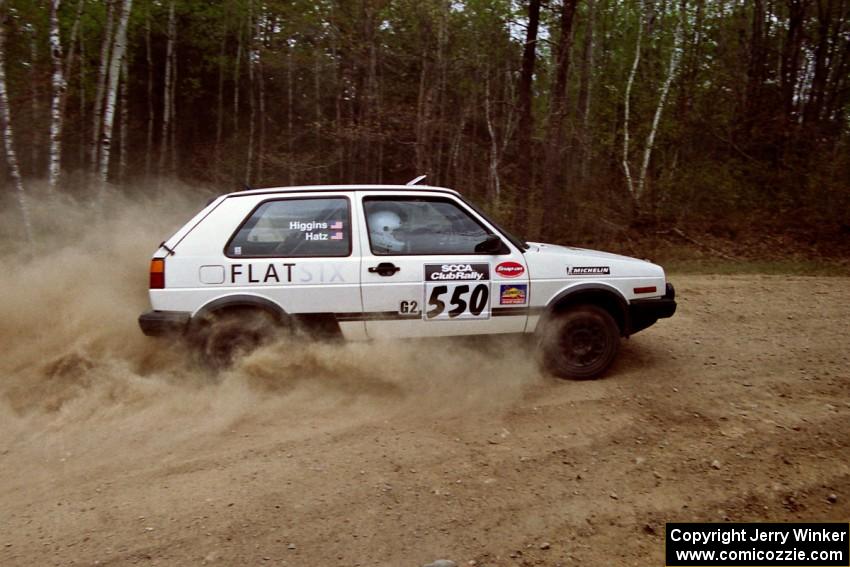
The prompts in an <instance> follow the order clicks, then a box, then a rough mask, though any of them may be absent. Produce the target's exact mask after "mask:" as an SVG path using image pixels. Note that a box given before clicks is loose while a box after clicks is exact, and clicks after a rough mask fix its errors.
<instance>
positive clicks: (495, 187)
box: [484, 72, 502, 202]
mask: <svg viewBox="0 0 850 567" xmlns="http://www.w3.org/2000/svg"><path fill="white" fill-rule="evenodd" d="M491 106H492V105H491V103H490V73H489V72H488V73H487V78H486V79H485V81H484V118H485V120H486V122H487V132H488V134H490V168H489V171H490V176H489V179H490V183H488V186H489V189H490V190H489V193H490V194H489V195H488V197H489V198H490V199H489V200H491V201H492V202H498V201H499V199H500V197H501V194H502V191H501V180H500V179H499V142H498V139H497V137H496V129H495V127H494V126H493V116H492V109H491Z"/></svg>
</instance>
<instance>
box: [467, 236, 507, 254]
mask: <svg viewBox="0 0 850 567" xmlns="http://www.w3.org/2000/svg"><path fill="white" fill-rule="evenodd" d="M508 252H510V249H509V248H508V247H507V246H505V243H504V242H502V239H501V238H499V235H498V234H488V235H487V238H485V239H484V241H483V242H479V243H478V244H476V245H475V253H476V254H507V253H508Z"/></svg>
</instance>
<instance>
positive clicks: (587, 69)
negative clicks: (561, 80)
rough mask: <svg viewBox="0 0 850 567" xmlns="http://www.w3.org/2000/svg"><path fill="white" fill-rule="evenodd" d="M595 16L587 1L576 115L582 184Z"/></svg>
mask: <svg viewBox="0 0 850 567" xmlns="http://www.w3.org/2000/svg"><path fill="white" fill-rule="evenodd" d="M595 16H596V0H588V17H587V24H586V26H585V30H584V43H583V45H582V59H581V84H580V86H579V92H578V115H579V116H580V118H581V134H580V136H579V143H580V144H581V150H580V155H579V156H578V159H579V167H578V169H579V172H578V179H579V181H580V183H582V184H584V183H585V181H586V180H587V166H588V162H589V161H590V148H591V144H592V143H593V129H592V128H591V127H590V106H591V101H592V99H593V69H594V66H593V55H594V49H595V48H596V46H595V44H594V41H593V26H594V19H595Z"/></svg>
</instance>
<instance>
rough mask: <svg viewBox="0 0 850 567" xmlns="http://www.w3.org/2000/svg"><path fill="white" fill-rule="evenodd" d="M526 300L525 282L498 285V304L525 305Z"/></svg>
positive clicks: (526, 286)
mask: <svg viewBox="0 0 850 567" xmlns="http://www.w3.org/2000/svg"><path fill="white" fill-rule="evenodd" d="M527 300H528V285H527V284H508V285H504V284H503V285H501V286H499V305H525V303H526V301H527Z"/></svg>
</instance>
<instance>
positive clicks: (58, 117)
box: [47, 0, 65, 193]
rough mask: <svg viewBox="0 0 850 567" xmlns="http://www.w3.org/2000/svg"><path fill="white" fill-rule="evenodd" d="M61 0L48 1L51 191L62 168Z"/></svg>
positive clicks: (63, 80)
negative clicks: (50, 64) (50, 93)
mask: <svg viewBox="0 0 850 567" xmlns="http://www.w3.org/2000/svg"><path fill="white" fill-rule="evenodd" d="M60 4H61V0H51V2H50V60H51V62H52V63H53V75H52V77H51V81H50V83H51V88H52V91H53V92H52V96H51V101H50V154H49V158H48V182H47V187H48V190H49V191H50V192H51V193H52V192H53V191H55V190H56V186H57V185H58V183H59V174H60V172H61V169H62V117H63V116H62V106H63V104H62V101H63V99H64V98H65V73H64V69H63V68H62V66H63V61H62V41H61V38H60V37H59V6H60Z"/></svg>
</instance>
